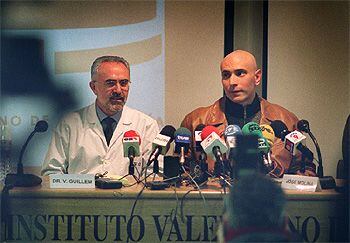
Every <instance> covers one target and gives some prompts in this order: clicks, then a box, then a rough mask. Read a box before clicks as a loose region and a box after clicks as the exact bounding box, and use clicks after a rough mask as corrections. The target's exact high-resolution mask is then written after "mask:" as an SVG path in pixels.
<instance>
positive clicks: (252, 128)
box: [242, 122, 263, 138]
mask: <svg viewBox="0 0 350 243" xmlns="http://www.w3.org/2000/svg"><path fill="white" fill-rule="evenodd" d="M242 134H243V135H255V136H258V137H259V138H261V137H263V135H262V133H261V128H260V126H259V124H258V123H256V122H248V123H247V124H245V125H244V126H243V127H242Z"/></svg>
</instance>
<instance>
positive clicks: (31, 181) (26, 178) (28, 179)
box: [5, 120, 48, 187]
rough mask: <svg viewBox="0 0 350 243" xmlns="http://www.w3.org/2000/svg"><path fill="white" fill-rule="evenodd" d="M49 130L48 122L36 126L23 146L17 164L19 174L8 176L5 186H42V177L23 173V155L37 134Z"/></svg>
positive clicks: (41, 122) (42, 121)
mask: <svg viewBox="0 0 350 243" xmlns="http://www.w3.org/2000/svg"><path fill="white" fill-rule="evenodd" d="M47 128H48V124H47V121H44V120H40V121H38V122H37V123H36V124H35V127H34V131H32V132H31V133H30V135H29V136H28V138H27V140H26V141H25V143H24V145H23V146H22V149H21V152H20V155H19V160H18V164H17V174H8V175H7V176H6V178H5V185H13V186H18V187H31V186H37V185H40V184H41V182H42V180H41V178H40V177H38V176H36V175H32V174H24V173H23V163H22V159H23V154H24V151H25V149H26V148H27V145H28V143H29V141H30V140H31V139H32V137H33V136H34V134H35V133H37V132H39V133H42V132H46V131H47Z"/></svg>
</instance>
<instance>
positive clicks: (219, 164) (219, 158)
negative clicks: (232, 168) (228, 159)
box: [213, 146, 228, 194]
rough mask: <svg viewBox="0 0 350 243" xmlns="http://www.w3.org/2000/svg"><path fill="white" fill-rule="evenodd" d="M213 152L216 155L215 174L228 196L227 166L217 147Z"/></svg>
mask: <svg viewBox="0 0 350 243" xmlns="http://www.w3.org/2000/svg"><path fill="white" fill-rule="evenodd" d="M213 152H214V155H215V165H214V174H215V175H217V176H218V177H219V178H220V185H221V186H222V188H223V189H224V194H226V183H228V182H227V181H226V180H225V164H224V161H223V159H222V154H221V152H220V150H219V147H217V146H215V147H214V148H213ZM220 167H221V168H220Z"/></svg>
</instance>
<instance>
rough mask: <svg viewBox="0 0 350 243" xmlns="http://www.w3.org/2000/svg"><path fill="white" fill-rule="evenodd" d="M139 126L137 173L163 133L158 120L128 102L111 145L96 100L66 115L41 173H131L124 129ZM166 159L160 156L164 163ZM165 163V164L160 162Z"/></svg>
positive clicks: (59, 126)
mask: <svg viewBox="0 0 350 243" xmlns="http://www.w3.org/2000/svg"><path fill="white" fill-rule="evenodd" d="M128 130H135V131H136V132H138V133H139V134H140V136H141V145H140V153H141V155H142V156H141V157H136V158H135V164H136V165H135V175H136V176H137V175H138V173H137V170H139V171H140V170H141V168H142V165H143V164H145V163H146V161H147V159H148V156H149V154H150V150H151V147H152V141H153V139H154V138H155V137H156V136H157V134H158V133H159V127H158V125H157V122H156V121H155V120H154V119H152V118H151V117H149V116H147V115H145V114H144V113H142V112H140V111H137V110H134V109H131V108H129V107H127V106H124V108H123V112H122V115H121V118H120V121H119V122H118V125H117V127H116V129H115V130H114V133H113V136H112V138H111V141H110V145H109V146H107V142H106V138H105V136H104V133H103V129H102V125H101V123H100V121H99V120H98V117H97V114H96V108H95V103H94V104H92V105H90V106H87V107H84V108H82V109H80V110H78V111H75V112H72V113H69V114H68V115H67V116H65V117H64V118H63V119H62V120H61V121H60V123H59V124H58V125H57V127H56V129H55V130H54V131H53V134H52V139H51V143H50V145H49V149H48V152H47V154H46V157H45V161H44V164H43V167H42V171H41V174H42V175H49V174H53V173H69V174H96V173H104V172H106V171H108V174H107V176H111V175H119V176H124V175H126V174H128V166H129V159H128V158H124V156H123V144H122V138H123V134H124V132H126V131H128ZM161 162H162V161H161V160H160V163H161ZM160 167H162V164H160Z"/></svg>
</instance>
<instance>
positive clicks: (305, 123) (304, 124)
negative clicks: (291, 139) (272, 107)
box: [297, 120, 310, 133]
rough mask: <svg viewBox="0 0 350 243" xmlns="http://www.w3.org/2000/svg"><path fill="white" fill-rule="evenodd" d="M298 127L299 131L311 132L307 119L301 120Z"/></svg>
mask: <svg viewBox="0 0 350 243" xmlns="http://www.w3.org/2000/svg"><path fill="white" fill-rule="evenodd" d="M297 128H298V130H299V131H302V132H306V133H309V132H310V126H309V122H308V121H307V120H300V121H298V123H297Z"/></svg>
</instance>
